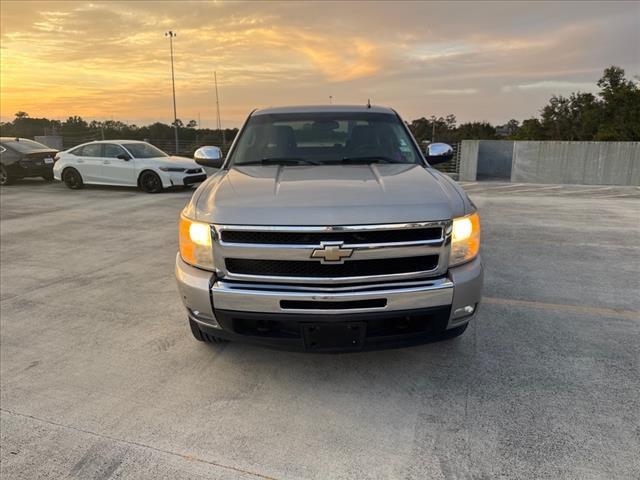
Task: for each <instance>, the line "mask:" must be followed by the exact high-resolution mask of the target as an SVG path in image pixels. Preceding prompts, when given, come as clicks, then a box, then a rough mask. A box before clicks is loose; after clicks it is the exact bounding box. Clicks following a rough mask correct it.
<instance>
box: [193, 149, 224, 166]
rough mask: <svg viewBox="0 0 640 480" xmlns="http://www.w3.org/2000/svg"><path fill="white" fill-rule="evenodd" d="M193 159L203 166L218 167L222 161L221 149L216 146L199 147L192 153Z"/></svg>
mask: <svg viewBox="0 0 640 480" xmlns="http://www.w3.org/2000/svg"><path fill="white" fill-rule="evenodd" d="M193 159H194V160H195V161H196V163H197V164H198V165H202V166H203V167H210V168H220V167H221V166H222V162H223V158H222V150H220V149H219V148H218V147H200V148H199V149H197V150H196V151H195V153H194V154H193Z"/></svg>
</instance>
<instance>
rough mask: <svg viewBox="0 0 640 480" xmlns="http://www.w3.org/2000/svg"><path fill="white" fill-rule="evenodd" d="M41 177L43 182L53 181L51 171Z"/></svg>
mask: <svg viewBox="0 0 640 480" xmlns="http://www.w3.org/2000/svg"><path fill="white" fill-rule="evenodd" d="M42 178H44V181H45V182H53V173H48V174H47V175H43V176H42Z"/></svg>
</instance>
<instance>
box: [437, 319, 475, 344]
mask: <svg viewBox="0 0 640 480" xmlns="http://www.w3.org/2000/svg"><path fill="white" fill-rule="evenodd" d="M468 326H469V323H468V322H467V323H465V324H464V325H460V326H459V327H454V328H451V329H449V330H445V331H444V332H443V333H442V339H443V340H451V339H452V338H456V337H459V336H460V335H462V334H463V333H464V331H465V330H466V329H467V327H468Z"/></svg>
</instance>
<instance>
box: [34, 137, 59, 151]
mask: <svg viewBox="0 0 640 480" xmlns="http://www.w3.org/2000/svg"><path fill="white" fill-rule="evenodd" d="M33 139H34V140H35V141H36V142H40V143H42V144H43V145H46V146H47V147H51V148H55V149H56V150H62V137H61V136H59V135H40V136H37V135H36V136H35V137H33Z"/></svg>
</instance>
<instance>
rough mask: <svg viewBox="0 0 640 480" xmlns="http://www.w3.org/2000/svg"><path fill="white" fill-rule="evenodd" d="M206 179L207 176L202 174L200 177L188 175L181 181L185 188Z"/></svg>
mask: <svg viewBox="0 0 640 480" xmlns="http://www.w3.org/2000/svg"><path fill="white" fill-rule="evenodd" d="M206 179H207V175H206V174H205V173H203V174H201V175H189V176H187V177H184V179H183V181H184V185H185V187H186V186H187V185H193V184H194V183H200V182H204V181H205V180H206Z"/></svg>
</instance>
